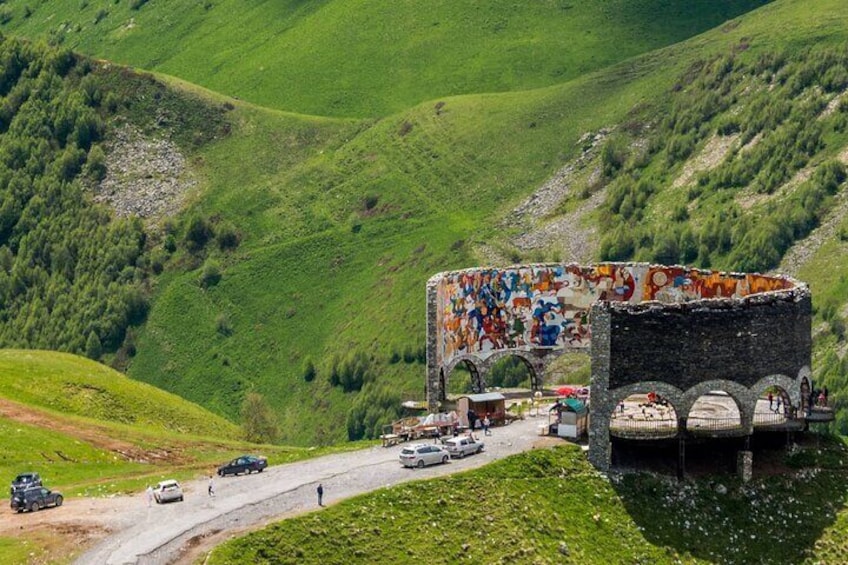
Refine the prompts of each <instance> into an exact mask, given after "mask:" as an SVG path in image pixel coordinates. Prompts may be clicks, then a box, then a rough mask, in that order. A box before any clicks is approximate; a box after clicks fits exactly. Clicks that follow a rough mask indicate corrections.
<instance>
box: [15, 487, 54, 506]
mask: <svg viewBox="0 0 848 565" xmlns="http://www.w3.org/2000/svg"><path fill="white" fill-rule="evenodd" d="M64 500H65V499H64V498H63V497H62V493H60V492H56V491H52V490H50V489H47V488H44V487H42V486H37V487H29V488H21V489H18V490H17V491H15V493H14V494H13V495H12V510H14V511H15V512H23V511H24V510H29V511H30V512H36V511H38V510H41V509H42V508H47V507H48V506H62V502H64Z"/></svg>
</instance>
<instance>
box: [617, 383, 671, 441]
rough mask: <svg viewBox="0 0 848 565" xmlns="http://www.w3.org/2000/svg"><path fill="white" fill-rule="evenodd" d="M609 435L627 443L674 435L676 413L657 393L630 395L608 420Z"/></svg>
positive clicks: (665, 399)
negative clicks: (626, 439)
mask: <svg viewBox="0 0 848 565" xmlns="http://www.w3.org/2000/svg"><path fill="white" fill-rule="evenodd" d="M609 430H610V435H611V436H614V437H621V438H628V439H658V438H670V437H674V436H676V435H677V431H678V430H677V411H676V410H675V409H674V406H673V405H672V404H671V402H670V401H669V400H668V399H667V398H666V397H664V396H662V395H661V394H659V393H656V392H646V393H637V394H631V395H630V396H628V397H627V398H625V399H623V400H621V401H620V402H619V403H618V404H617V405H616V407H615V410H614V411H613V413H612V415H611V416H610V425H609Z"/></svg>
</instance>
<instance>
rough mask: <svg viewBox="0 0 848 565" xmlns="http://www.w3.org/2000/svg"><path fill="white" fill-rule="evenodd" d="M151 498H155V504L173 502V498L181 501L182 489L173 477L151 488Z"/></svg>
mask: <svg viewBox="0 0 848 565" xmlns="http://www.w3.org/2000/svg"><path fill="white" fill-rule="evenodd" d="M153 498H154V499H155V500H156V503H157V504H163V503H165V502H173V501H175V500H177V501H179V502H182V501H183V489H182V487H181V486H180V483H178V482H177V481H175V480H173V479H171V480H167V481H162V482H161V483H159V484H158V485H156V488H155V489H153Z"/></svg>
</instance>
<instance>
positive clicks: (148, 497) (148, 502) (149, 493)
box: [145, 485, 153, 507]
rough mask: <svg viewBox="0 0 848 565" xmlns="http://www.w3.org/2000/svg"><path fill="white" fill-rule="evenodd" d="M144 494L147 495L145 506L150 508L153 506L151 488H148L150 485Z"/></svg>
mask: <svg viewBox="0 0 848 565" xmlns="http://www.w3.org/2000/svg"><path fill="white" fill-rule="evenodd" d="M145 492H146V493H147V506H148V507H149V506H152V505H153V487H152V486H150V485H147V490H146V491H145Z"/></svg>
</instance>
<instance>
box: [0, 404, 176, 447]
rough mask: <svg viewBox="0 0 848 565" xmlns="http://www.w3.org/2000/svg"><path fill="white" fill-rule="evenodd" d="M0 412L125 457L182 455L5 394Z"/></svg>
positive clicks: (17, 420) (7, 416)
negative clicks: (141, 444)
mask: <svg viewBox="0 0 848 565" xmlns="http://www.w3.org/2000/svg"><path fill="white" fill-rule="evenodd" d="M0 416H2V417H4V418H8V419H9V420H13V421H15V422H20V423H22V424H27V425H30V426H36V427H39V428H43V429H47V430H51V431H54V432H59V433H61V434H63V435H66V436H70V437H73V438H76V439H79V440H82V441H84V442H86V443H88V444H91V445H92V446H94V447H96V448H98V449H103V450H106V451H109V452H111V453H114V454H115V455H116V456H118V457H120V458H122V459H124V460H126V461H137V462H150V461H167V462H179V461H184V460H185V458H184V457H183V456H182V455H181V454H178V453H175V452H174V451H173V450H170V449H166V448H155V449H143V448H141V447H139V446H137V445H134V444H132V443H130V442H127V441H123V440H120V439H117V438H115V437H114V434H115V432H114V431H113V430H107V429H105V428H100V427H98V426H97V425H95V424H89V425H83V424H80V423H79V422H72V421H69V420H67V419H64V418H61V417H59V416H54V415H52V414H49V413H48V412H44V411H41V410H38V409H36V408H32V407H31V406H26V405H24V404H19V403H17V402H13V401H11V400H9V399H7V398H0ZM41 456H42V457H43V458H44V460H45V461H46V462H51V461H55V460H59V459H62V460H66V461H67V460H69V459H68V457H67V456H65V455H64V454H63V453H61V452H58V451H57V452H54V453H44V452H42V453H41Z"/></svg>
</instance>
